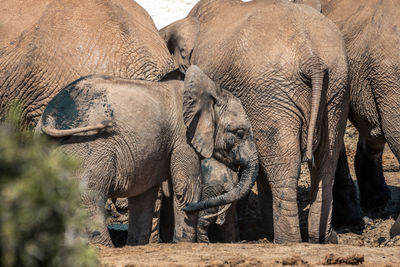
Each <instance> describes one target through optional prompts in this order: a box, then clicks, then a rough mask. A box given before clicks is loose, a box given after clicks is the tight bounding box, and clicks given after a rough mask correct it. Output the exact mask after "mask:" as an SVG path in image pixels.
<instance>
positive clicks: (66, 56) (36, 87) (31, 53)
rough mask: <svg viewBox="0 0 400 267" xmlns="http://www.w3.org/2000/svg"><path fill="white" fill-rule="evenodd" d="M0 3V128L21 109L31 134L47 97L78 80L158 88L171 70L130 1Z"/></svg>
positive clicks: (147, 21)
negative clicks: (110, 79)
mask: <svg viewBox="0 0 400 267" xmlns="http://www.w3.org/2000/svg"><path fill="white" fill-rule="evenodd" d="M29 1H30V0H29ZM3 2H4V3H3ZM3 2H2V8H3V7H4V8H5V9H6V10H7V11H9V13H7V14H6V15H5V16H4V17H3V16H2V17H1V18H0V25H2V26H1V27H0V35H1V36H4V39H2V41H1V43H0V120H1V119H3V118H4V117H5V115H6V114H7V110H8V108H9V106H10V104H12V103H14V102H21V103H20V105H21V106H22V109H23V117H24V122H25V123H24V124H25V125H30V126H35V125H36V123H37V121H38V119H39V118H40V116H41V114H42V112H43V110H44V109H45V107H46V105H47V104H48V102H49V101H50V100H51V99H52V97H54V96H55V95H56V94H57V93H58V92H59V91H60V90H61V89H62V88H63V87H64V86H65V85H67V84H69V83H71V82H72V81H74V80H76V79H78V78H79V77H82V76H86V75H90V74H104V75H111V76H117V77H121V78H129V79H139V80H148V81H159V80H161V79H162V78H163V77H164V76H165V75H167V74H168V73H170V72H171V71H173V70H174V63H173V59H172V58H171V56H170V54H169V52H168V49H167V47H166V45H165V42H164V41H163V39H162V38H161V37H160V35H159V33H158V31H157V29H156V27H155V26H154V23H153V20H152V19H151V17H150V16H149V15H148V14H147V12H146V11H145V10H144V9H143V8H142V7H140V6H139V5H138V4H137V3H136V2H134V1H132V0H118V1H112V0H87V1H79V0H35V1H34V3H31V7H28V5H29V3H30V2H26V1H17V2H16V1H12V0H6V1H3ZM3 4H4V6H3Z"/></svg>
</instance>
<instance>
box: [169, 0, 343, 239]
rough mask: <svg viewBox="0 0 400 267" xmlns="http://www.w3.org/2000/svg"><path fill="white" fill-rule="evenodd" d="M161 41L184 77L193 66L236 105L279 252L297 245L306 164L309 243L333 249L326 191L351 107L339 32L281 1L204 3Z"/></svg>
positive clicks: (210, 0) (220, 0) (307, 10)
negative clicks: (250, 139) (248, 127)
mask: <svg viewBox="0 0 400 267" xmlns="http://www.w3.org/2000/svg"><path fill="white" fill-rule="evenodd" d="M161 34H162V36H163V37H164V39H165V40H166V42H167V45H168V48H169V50H170V52H171V53H173V55H174V58H175V61H176V62H177V63H176V64H178V65H179V67H180V69H181V70H182V71H185V70H186V69H187V67H188V65H190V64H197V65H199V67H200V68H202V69H203V70H204V71H205V72H206V73H207V74H208V75H209V76H210V77H212V79H213V80H215V81H216V82H217V83H219V84H220V85H221V86H223V87H224V88H226V89H228V90H230V91H231V92H233V93H234V94H235V95H236V96H238V97H239V98H240V100H241V101H242V103H243V106H244V108H245V110H246V112H247V114H248V116H249V118H250V121H251V123H252V127H253V129H254V136H255V138H256V144H257V150H258V153H259V160H260V173H261V175H260V176H259V179H258V190H259V195H260V198H261V205H263V207H262V214H263V217H264V218H265V220H264V221H265V222H266V225H265V228H266V230H267V234H272V233H271V232H272V229H273V236H274V241H275V242H277V243H281V242H300V241H301V240H302V239H301V235H300V227H299V218H298V207H297V201H296V199H297V197H296V196H297V192H296V190H297V179H298V176H299V170H300V165H301V162H302V160H306V161H309V162H310V169H311V180H312V181H311V183H312V185H311V186H312V190H311V208H310V212H309V217H308V234H309V241H311V242H322V243H324V242H331V241H332V242H335V241H336V240H335V239H336V234H335V233H334V231H333V230H332V228H331V223H330V222H331V211H332V184H333V179H334V174H335V168H336V163H337V159H338V156H339V152H340V147H341V146H342V142H343V140H342V139H343V134H344V129H345V123H346V118H347V113H348V105H349V103H348V92H347V89H346V88H347V75H348V74H347V61H346V55H345V49H344V44H343V40H342V36H341V34H340V32H339V30H338V29H337V27H336V26H335V25H334V24H333V23H332V22H330V21H329V20H328V19H327V18H326V17H324V16H323V15H321V14H320V13H318V12H317V11H315V10H314V9H313V8H311V7H308V6H304V5H294V4H292V3H290V2H288V1H286V0H284V1H279V0H278V1H272V0H271V1H251V2H246V3H244V2H242V1H240V0H202V1H200V2H199V3H198V4H197V5H196V6H195V7H194V8H193V9H192V10H191V12H190V13H189V15H188V16H187V17H186V18H185V19H183V20H180V21H177V22H175V23H173V24H171V25H169V26H167V27H165V28H164V29H162V30H161ZM267 179H268V181H269V183H267ZM271 192H272V202H271V201H270V199H268V198H267V195H268V193H271ZM271 207H272V209H273V212H272V211H271V210H270V209H271ZM199 208H204V206H200V207H199V206H196V205H191V206H189V207H188V208H187V210H198V209H199ZM271 215H273V225H272V224H271V223H270V222H271V221H272V220H271V218H269V217H270V216H271ZM272 226H273V228H272Z"/></svg>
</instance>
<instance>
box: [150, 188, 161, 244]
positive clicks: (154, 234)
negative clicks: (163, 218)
mask: <svg viewBox="0 0 400 267" xmlns="http://www.w3.org/2000/svg"><path fill="white" fill-rule="evenodd" d="M161 205H162V189H161V187H160V188H159V189H158V193H157V199H156V203H155V205H154V212H153V218H152V220H151V233H150V239H149V243H158V242H159V241H160V215H161Z"/></svg>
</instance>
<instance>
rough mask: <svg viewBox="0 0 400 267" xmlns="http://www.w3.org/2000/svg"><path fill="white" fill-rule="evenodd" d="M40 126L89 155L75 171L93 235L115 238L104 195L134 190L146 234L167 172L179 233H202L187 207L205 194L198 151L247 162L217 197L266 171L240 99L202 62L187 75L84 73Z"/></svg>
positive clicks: (131, 198) (132, 205)
mask: <svg viewBox="0 0 400 267" xmlns="http://www.w3.org/2000/svg"><path fill="white" fill-rule="evenodd" d="M182 101H183V104H182ZM102 121H104V122H103V123H101V122H102ZM110 127H112V128H111V129H110ZM37 129H38V130H40V131H43V132H44V133H46V134H48V135H50V136H53V137H55V138H57V139H58V141H59V143H60V149H62V150H63V151H65V152H66V153H69V154H73V155H76V156H78V157H79V158H80V159H81V160H82V166H81V168H80V169H79V170H78V171H77V173H76V178H77V179H78V180H79V182H80V184H81V186H82V187H83V188H84V190H83V193H82V198H81V199H82V203H83V205H84V207H85V208H86V209H87V210H88V214H89V216H90V218H91V224H90V225H89V226H88V227H89V233H90V235H89V236H90V237H91V241H92V242H95V243H102V244H108V245H111V239H110V236H109V234H108V231H107V228H106V225H105V220H104V216H103V214H102V212H101V209H102V207H104V197H106V196H107V197H128V208H129V228H128V240H127V244H129V245H138V244H145V243H148V242H149V237H150V230H151V228H152V217H153V211H154V204H155V201H156V198H157V195H158V191H159V188H160V184H161V182H162V181H163V179H169V180H170V181H171V183H172V190H173V192H174V197H173V199H174V200H173V209H174V219H175V229H174V234H175V240H176V241H191V242H194V241H195V240H196V226H197V214H193V213H191V214H187V213H185V212H184V211H183V207H184V206H185V204H186V203H188V202H190V201H198V200H199V197H200V192H201V180H200V171H201V170H200V156H203V157H206V158H208V157H211V156H213V157H214V158H216V159H218V160H219V161H221V162H224V164H226V165H228V166H231V167H232V168H234V169H238V168H240V169H241V175H240V182H239V183H238V184H237V186H236V187H233V188H230V190H229V192H227V193H225V194H220V195H219V196H218V200H219V202H218V203H215V204H216V205H225V204H227V203H231V202H233V201H235V200H237V199H239V198H241V197H242V196H243V195H244V194H246V193H248V192H249V191H250V189H251V187H252V186H253V185H254V183H255V180H256V177H257V174H258V159H257V150H256V145H255V143H254V138H253V133H252V129H251V125H250V121H249V120H248V118H247V116H246V113H245V111H244V109H243V107H242V105H241V103H240V101H239V100H238V99H237V98H236V97H235V96H233V94H231V93H230V92H228V91H225V90H223V89H222V88H220V87H219V86H218V85H216V84H215V83H214V82H213V81H212V80H210V79H209V78H208V77H207V76H206V75H205V74H204V73H203V72H202V71H201V70H200V69H199V68H198V67H196V66H192V67H190V69H189V70H188V71H187V75H186V77H185V82H184V83H183V82H181V81H169V82H148V81H131V80H127V79H120V78H113V77H110V76H97V75H96V76H89V77H84V78H81V79H79V80H77V81H75V82H73V83H71V84H70V85H68V86H67V87H66V88H64V89H63V90H62V91H61V92H60V93H59V94H57V95H56V96H55V97H54V98H53V100H52V101H51V102H50V103H49V105H48V106H47V107H46V109H45V111H44V113H43V115H42V117H41V120H40V121H39V124H38V125H37ZM201 203H205V204H207V203H208V200H204V201H202V202H201Z"/></svg>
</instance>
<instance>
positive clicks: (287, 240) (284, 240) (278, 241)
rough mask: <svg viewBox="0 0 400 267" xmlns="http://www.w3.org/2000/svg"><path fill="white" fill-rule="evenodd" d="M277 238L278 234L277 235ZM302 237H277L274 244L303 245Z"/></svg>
mask: <svg viewBox="0 0 400 267" xmlns="http://www.w3.org/2000/svg"><path fill="white" fill-rule="evenodd" d="M275 236H276V234H275ZM301 241H302V240H301V236H300V234H299V235H298V236H292V237H279V236H278V237H275V238H274V244H286V243H301Z"/></svg>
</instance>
